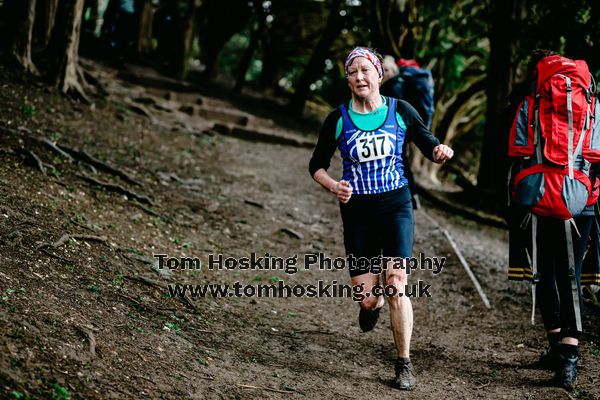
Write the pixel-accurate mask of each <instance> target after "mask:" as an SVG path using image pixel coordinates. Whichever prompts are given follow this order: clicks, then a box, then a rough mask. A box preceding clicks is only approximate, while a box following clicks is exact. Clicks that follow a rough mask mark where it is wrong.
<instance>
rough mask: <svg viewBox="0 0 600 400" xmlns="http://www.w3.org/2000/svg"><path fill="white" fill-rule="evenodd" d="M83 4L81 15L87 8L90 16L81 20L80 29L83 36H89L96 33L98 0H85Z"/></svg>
mask: <svg viewBox="0 0 600 400" xmlns="http://www.w3.org/2000/svg"><path fill="white" fill-rule="evenodd" d="M84 4H85V5H84V7H83V8H84V13H83V15H85V13H86V10H87V9H88V8H89V10H90V18H89V19H88V20H87V21H83V22H82V25H81V29H82V30H83V33H84V35H85V36H88V37H90V38H91V37H94V35H95V34H96V27H97V25H98V0H85V3H84Z"/></svg>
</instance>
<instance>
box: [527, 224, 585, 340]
mask: <svg viewBox="0 0 600 400" xmlns="http://www.w3.org/2000/svg"><path fill="white" fill-rule="evenodd" d="M538 218H539V219H538V231H537V251H538V272H539V279H540V280H539V283H538V284H537V289H536V290H537V302H538V304H539V307H540V312H541V314H542V319H543V321H544V327H545V328H546V330H553V329H556V328H560V330H561V334H562V336H563V337H573V338H579V336H580V335H581V331H579V330H578V329H577V324H576V319H575V307H574V302H573V292H572V289H571V277H570V276H569V260H568V255H567V254H568V253H567V242H566V232H565V224H564V221H561V220H557V219H552V218H544V217H538ZM593 219H594V217H593V216H589V217H588V216H584V217H577V218H575V223H576V225H577V230H578V231H579V234H580V235H578V234H577V232H576V231H575V229H574V228H572V229H571V230H572V238H573V254H574V258H575V276H576V279H577V289H578V294H577V295H578V297H579V304H580V307H579V312H580V317H582V313H581V305H583V299H582V295H581V267H582V265H583V256H584V254H585V249H586V246H587V244H588V238H589V234H590V228H591V226H592V222H593Z"/></svg>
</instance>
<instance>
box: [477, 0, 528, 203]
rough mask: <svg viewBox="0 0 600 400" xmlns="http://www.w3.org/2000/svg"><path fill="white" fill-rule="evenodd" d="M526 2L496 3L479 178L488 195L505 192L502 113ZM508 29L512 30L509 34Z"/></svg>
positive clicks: (514, 66) (508, 89)
mask: <svg viewBox="0 0 600 400" xmlns="http://www.w3.org/2000/svg"><path fill="white" fill-rule="evenodd" d="M524 3H525V1H523V0H511V1H499V2H493V3H492V4H493V5H492V9H491V15H492V29H491V32H490V58H489V65H488V78H487V89H486V96H487V111H486V115H485V136H484V140H483V148H482V149H481V163H480V167H479V173H478V176H477V186H478V187H479V188H480V189H482V190H485V191H491V192H495V191H498V190H501V185H500V184H499V183H500V182H502V181H503V177H502V174H504V171H502V170H501V169H500V168H498V167H497V166H498V165H499V164H500V161H501V158H500V157H502V156H503V155H501V154H499V152H498V150H497V149H498V148H501V146H500V145H501V143H500V141H501V140H502V139H503V137H502V135H501V132H499V129H498V127H499V126H500V125H501V124H500V116H501V114H502V110H503V109H504V108H505V107H506V105H507V100H508V95H509V92H510V90H511V88H512V86H513V83H514V78H515V73H516V63H515V62H514V61H515V54H516V50H517V45H518V33H519V21H521V20H522V19H523V15H522V14H523V13H524V11H523V10H524V6H525V4H524ZM507 26H512V28H511V29H509V30H506V27H507Z"/></svg>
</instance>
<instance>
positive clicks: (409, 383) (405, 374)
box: [395, 358, 417, 390]
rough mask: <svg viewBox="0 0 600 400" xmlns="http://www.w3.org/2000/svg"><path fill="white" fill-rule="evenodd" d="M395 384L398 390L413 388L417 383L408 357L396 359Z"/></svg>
mask: <svg viewBox="0 0 600 400" xmlns="http://www.w3.org/2000/svg"><path fill="white" fill-rule="evenodd" d="M395 383H396V386H397V387H398V389H400V390H413V389H414V388H415V385H416V383H417V379H416V378H415V373H414V371H413V366H412V363H411V362H410V359H402V358H399V359H397V360H396V379H395Z"/></svg>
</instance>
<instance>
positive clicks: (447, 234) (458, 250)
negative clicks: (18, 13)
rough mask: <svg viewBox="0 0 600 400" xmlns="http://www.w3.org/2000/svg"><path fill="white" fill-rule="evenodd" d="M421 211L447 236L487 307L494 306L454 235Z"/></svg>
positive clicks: (422, 210)
mask: <svg viewBox="0 0 600 400" xmlns="http://www.w3.org/2000/svg"><path fill="white" fill-rule="evenodd" d="M421 212H422V213H423V215H424V216H425V217H426V218H427V219H428V220H429V221H430V222H431V223H432V224H433V225H434V226H435V227H436V228H437V229H439V230H440V231H441V232H442V233H443V234H444V236H446V239H448V243H450V246H452V250H454V254H456V256H457V257H458V259H459V261H460V263H461V264H462V266H463V267H464V269H465V271H467V275H469V278H471V281H472V282H473V285H475V289H477V293H479V297H481V301H482V302H483V305H485V307H486V308H492V306H491V305H490V301H489V300H488V298H487V296H486V295H485V293H484V292H483V289H482V288H481V285H480V284H479V281H478V280H477V277H476V276H475V274H474V273H473V271H472V270H471V267H469V263H467V260H465V257H464V256H463V255H462V252H461V251H460V249H459V248H458V246H457V245H456V242H454V239H453V238H452V236H450V233H448V231H447V230H446V229H444V228H443V227H442V226H441V225H440V224H439V223H438V222H437V221H436V220H435V219H434V218H433V217H432V216H431V215H429V214H427V212H425V210H424V209H423V208H421Z"/></svg>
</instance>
